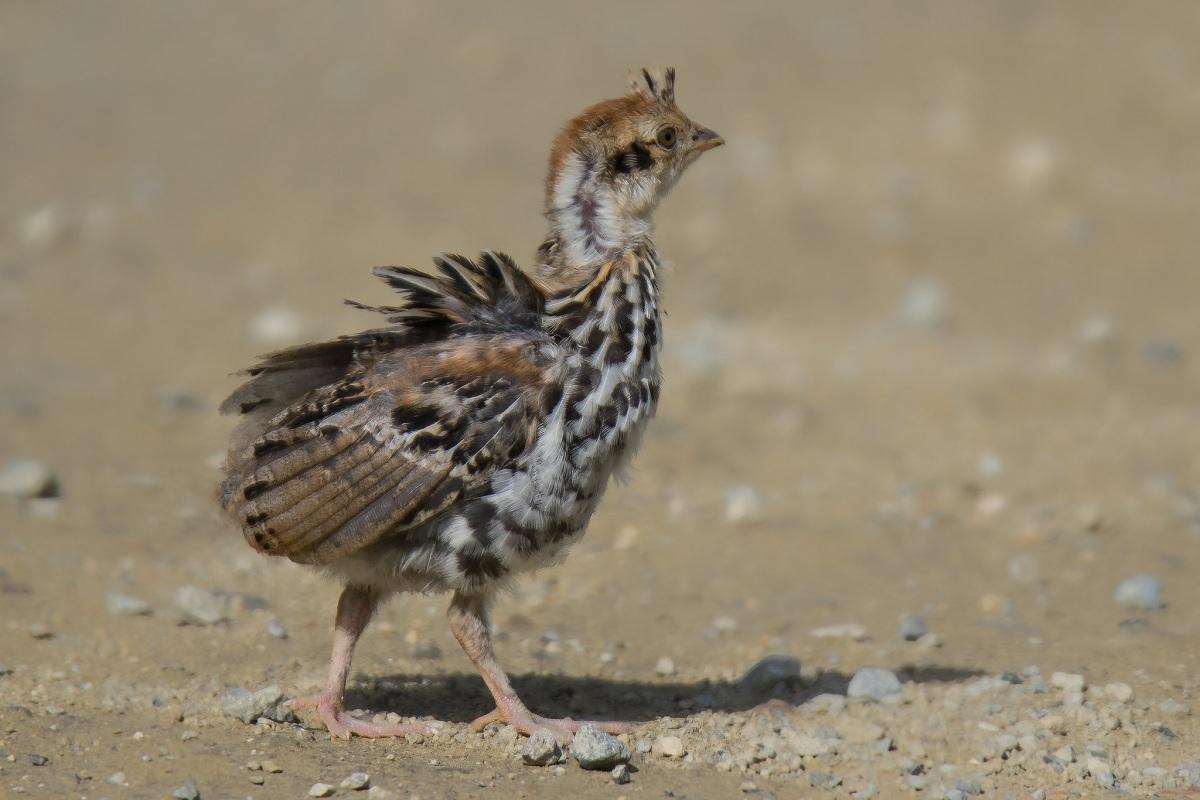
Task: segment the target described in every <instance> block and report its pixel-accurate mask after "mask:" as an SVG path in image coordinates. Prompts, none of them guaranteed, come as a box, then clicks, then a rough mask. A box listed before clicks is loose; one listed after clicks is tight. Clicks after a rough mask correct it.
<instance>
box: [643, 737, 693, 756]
mask: <svg viewBox="0 0 1200 800" xmlns="http://www.w3.org/2000/svg"><path fill="white" fill-rule="evenodd" d="M650 752H652V753H654V754H656V755H660V756H662V757H663V758H683V755H684V753H685V752H686V751H685V750H684V748H683V740H682V739H680V738H679V737H678V736H660V737H658V738H657V739H655V740H654V746H653V747H651V748H650Z"/></svg>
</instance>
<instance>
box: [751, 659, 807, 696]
mask: <svg viewBox="0 0 1200 800" xmlns="http://www.w3.org/2000/svg"><path fill="white" fill-rule="evenodd" d="M799 679H800V660H799V659H797V658H792V657H791V656H766V657H765V658H762V659H760V660H759V662H758V663H757V664H755V665H754V666H752V667H751V668H750V669H749V670H747V671H746V674H745V675H743V676H742V678H741V680H740V681H739V683H741V684H742V685H743V686H746V687H748V688H751V689H760V690H765V689H770V688H771V687H772V686H774V685H775V684H777V683H780V682H781V681H792V680H799Z"/></svg>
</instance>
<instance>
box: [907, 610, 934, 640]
mask: <svg viewBox="0 0 1200 800" xmlns="http://www.w3.org/2000/svg"><path fill="white" fill-rule="evenodd" d="M927 633H929V626H928V625H927V624H926V623H925V618H924V617H921V616H916V615H912V614H905V615H904V616H902V617H901V618H900V638H901V639H903V640H904V641H906V642H915V641H917V640H918V639H920V638H921V637H922V636H924V635H925V634H927Z"/></svg>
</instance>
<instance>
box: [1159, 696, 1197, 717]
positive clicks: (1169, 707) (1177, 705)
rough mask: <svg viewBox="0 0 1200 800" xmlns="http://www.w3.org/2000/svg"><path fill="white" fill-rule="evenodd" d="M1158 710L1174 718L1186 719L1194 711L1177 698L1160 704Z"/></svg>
mask: <svg viewBox="0 0 1200 800" xmlns="http://www.w3.org/2000/svg"><path fill="white" fill-rule="evenodd" d="M1158 710H1159V711H1161V712H1162V713H1164V714H1166V715H1168V716H1172V717H1186V716H1187V715H1188V714H1190V713H1192V709H1191V708H1189V707H1188V706H1186V705H1184V704H1183V703H1181V702H1179V701H1178V700H1176V699H1175V698H1171V699H1169V700H1164V701H1162V702H1161V703H1159V704H1158Z"/></svg>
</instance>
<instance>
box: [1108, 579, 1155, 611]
mask: <svg viewBox="0 0 1200 800" xmlns="http://www.w3.org/2000/svg"><path fill="white" fill-rule="evenodd" d="M1113 599H1114V600H1116V601H1117V605H1119V606H1121V607H1122V608H1143V609H1153V608H1162V607H1163V600H1162V583H1161V582H1160V581H1159V579H1158V578H1156V577H1154V576H1153V575H1134V576H1133V577H1132V578H1128V579H1126V580H1123V581H1121V583H1119V584H1118V585H1117V588H1116V590H1115V591H1114V592H1113Z"/></svg>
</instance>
